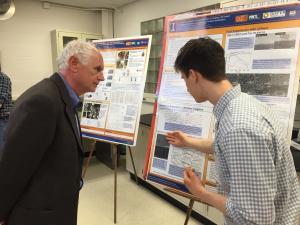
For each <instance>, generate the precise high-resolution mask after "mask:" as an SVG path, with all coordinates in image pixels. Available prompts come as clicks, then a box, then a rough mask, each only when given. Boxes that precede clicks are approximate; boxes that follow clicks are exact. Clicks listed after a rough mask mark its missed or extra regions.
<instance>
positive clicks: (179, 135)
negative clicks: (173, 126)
mask: <svg viewBox="0 0 300 225" xmlns="http://www.w3.org/2000/svg"><path fill="white" fill-rule="evenodd" d="M188 138H189V137H188V136H187V135H186V134H185V133H183V132H181V131H174V132H168V133H167V136H166V139H167V140H168V142H169V144H171V145H174V146H176V147H187V143H188Z"/></svg>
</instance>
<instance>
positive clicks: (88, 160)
mask: <svg viewBox="0 0 300 225" xmlns="http://www.w3.org/2000/svg"><path fill="white" fill-rule="evenodd" d="M95 145H96V141H94V142H93V143H92V148H91V149H90V153H89V156H88V158H87V160H86V162H85V165H84V169H83V173H82V178H84V177H85V174H86V171H87V168H88V166H89V164H90V161H91V158H92V156H93V152H94V150H95Z"/></svg>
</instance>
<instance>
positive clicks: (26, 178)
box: [0, 73, 83, 225]
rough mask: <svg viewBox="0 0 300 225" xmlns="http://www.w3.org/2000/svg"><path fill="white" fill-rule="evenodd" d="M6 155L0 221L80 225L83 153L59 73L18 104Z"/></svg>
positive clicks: (1, 165)
mask: <svg viewBox="0 0 300 225" xmlns="http://www.w3.org/2000/svg"><path fill="white" fill-rule="evenodd" d="M3 150H4V152H3V157H2V159H1V161H0V220H1V219H3V218H4V219H5V221H6V223H7V224H8V225H75V224H76V223H77V206H78V196H79V189H80V179H81V169H82V161H83V148H82V142H81V138H80V134H79V132H78V127H77V124H76V119H75V111H74V109H73V108H72V105H71V98H70V96H69V94H68V92H67V89H66V87H65V84H64V83H63V80H62V79H61V77H60V76H59V75H58V74H57V73H56V74H54V75H52V76H51V77H50V78H48V79H44V80H43V81H41V82H39V83H38V84H36V85H34V86H33V87H31V88H30V89H28V90H27V91H26V92H25V93H24V94H23V95H22V96H21V97H20V98H19V99H18V100H17V102H16V104H15V107H14V109H13V112H12V114H11V117H10V119H9V122H8V126H7V130H6V135H5V144H4V147H3Z"/></svg>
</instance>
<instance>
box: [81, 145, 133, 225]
mask: <svg viewBox="0 0 300 225" xmlns="http://www.w3.org/2000/svg"><path fill="white" fill-rule="evenodd" d="M95 145H96V141H95V142H93V143H92V148H91V151H90V153H89V156H88V158H87V160H86V163H85V165H84V169H83V172H82V178H84V177H85V175H86V172H87V168H88V166H89V163H90V161H91V158H92V156H93V152H94V151H95ZM111 150H112V156H113V157H112V159H113V167H114V223H115V224H116V223H117V169H118V145H117V144H111ZM128 150H129V154H130V159H131V163H132V167H133V170H134V176H135V182H136V184H137V185H139V182H138V177H137V173H136V168H135V163H134V159H133V157H132V150H131V147H130V146H128Z"/></svg>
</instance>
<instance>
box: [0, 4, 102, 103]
mask: <svg viewBox="0 0 300 225" xmlns="http://www.w3.org/2000/svg"><path fill="white" fill-rule="evenodd" d="M14 3H15V6H16V13H15V15H14V16H13V17H12V18H11V19H9V20H4V21H0V52H1V55H2V70H3V72H5V73H6V74H7V75H9V76H10V77H11V79H12V84H13V86H12V91H13V97H14V98H16V97H18V96H19V95H20V94H21V93H22V92H23V91H24V90H26V89H27V88H28V87H30V86H32V84H34V83H36V82H38V81H40V80H41V79H42V78H44V77H49V76H50V75H51V74H52V72H53V71H52V56H51V54H52V53H51V39H50V31H51V30H54V29H64V30H70V31H82V32H89V33H101V16H99V13H96V12H90V11H83V10H77V9H69V8H58V7H51V8H50V9H43V7H42V3H41V2H40V1H39V0H14Z"/></svg>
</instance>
